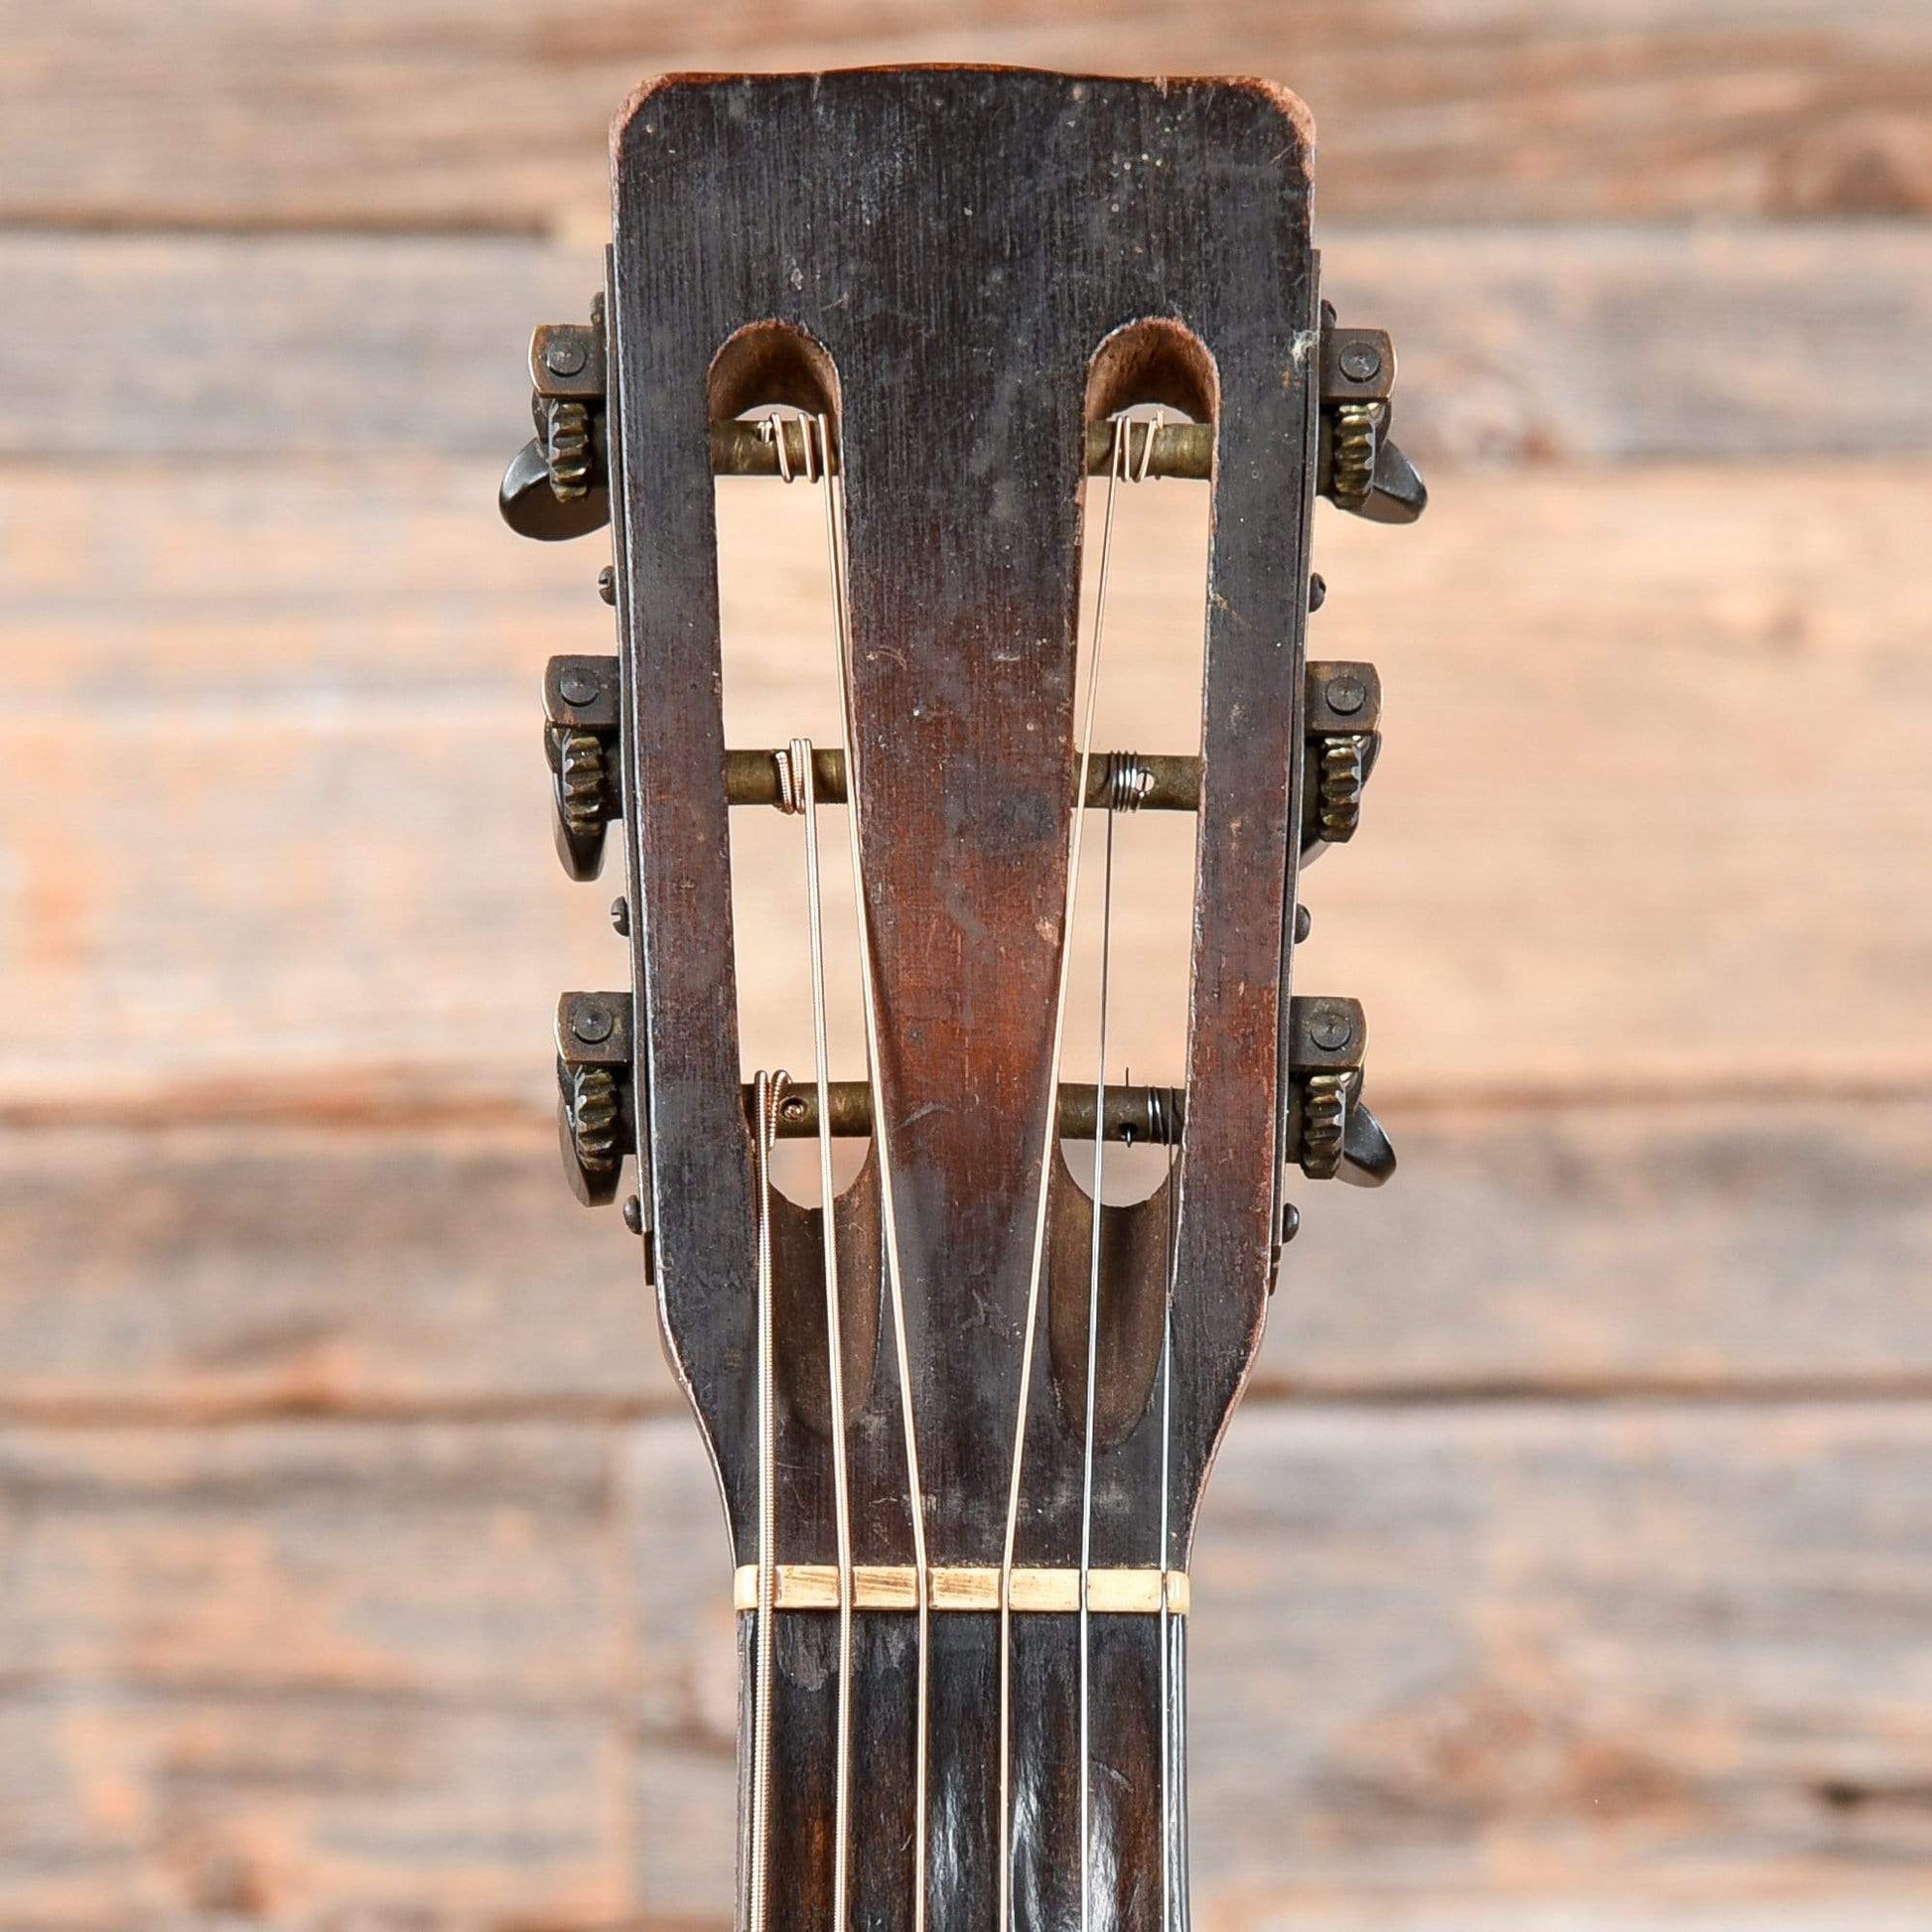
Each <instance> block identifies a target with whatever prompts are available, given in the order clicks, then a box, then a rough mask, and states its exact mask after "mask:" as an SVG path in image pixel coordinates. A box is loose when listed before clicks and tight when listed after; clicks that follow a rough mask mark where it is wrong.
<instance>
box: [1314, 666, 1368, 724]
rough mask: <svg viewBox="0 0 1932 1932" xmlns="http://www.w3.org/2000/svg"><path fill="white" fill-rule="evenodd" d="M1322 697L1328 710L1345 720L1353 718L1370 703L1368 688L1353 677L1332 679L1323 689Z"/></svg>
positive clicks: (1345, 676)
mask: <svg viewBox="0 0 1932 1932" xmlns="http://www.w3.org/2000/svg"><path fill="white" fill-rule="evenodd" d="M1321 695H1322V697H1323V698H1324V699H1325V700H1326V701H1327V705H1328V709H1329V710H1330V711H1333V712H1336V713H1338V714H1339V715H1340V716H1342V717H1343V718H1352V717H1353V716H1354V715H1355V713H1356V712H1358V711H1359V710H1361V708H1362V707H1363V705H1365V704H1367V703H1368V686H1367V685H1366V684H1364V683H1363V682H1362V681H1361V679H1360V678H1358V677H1351V676H1347V675H1344V676H1341V677H1331V678H1330V679H1329V680H1328V682H1327V683H1326V684H1324V685H1323V686H1322V687H1321Z"/></svg>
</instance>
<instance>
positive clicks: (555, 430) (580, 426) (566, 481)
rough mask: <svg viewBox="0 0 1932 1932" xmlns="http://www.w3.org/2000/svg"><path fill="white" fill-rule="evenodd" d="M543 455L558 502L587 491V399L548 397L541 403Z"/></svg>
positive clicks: (572, 498) (588, 424)
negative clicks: (574, 399) (581, 400)
mask: <svg viewBox="0 0 1932 1932" xmlns="http://www.w3.org/2000/svg"><path fill="white" fill-rule="evenodd" d="M542 428H543V455H544V461H545V462H546V463H547V464H548V465H549V468H550V488H551V492H552V494H553V495H555V497H556V499H557V501H558V502H560V503H574V502H577V501H578V500H579V499H580V498H582V497H584V496H587V495H589V494H590V487H591V412H590V406H589V404H587V403H582V402H574V401H568V400H565V399H562V398H559V397H554V396H553V397H548V398H546V399H545V401H544V404H543V416H542Z"/></svg>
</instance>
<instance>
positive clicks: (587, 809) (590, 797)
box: [543, 657, 622, 880]
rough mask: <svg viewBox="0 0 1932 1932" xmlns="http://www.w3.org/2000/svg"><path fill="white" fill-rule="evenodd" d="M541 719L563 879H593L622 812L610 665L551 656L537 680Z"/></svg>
mask: <svg viewBox="0 0 1932 1932" xmlns="http://www.w3.org/2000/svg"><path fill="white" fill-rule="evenodd" d="M543 719H544V726H543V749H544V756H545V758H546V759H548V761H549V765H550V772H551V779H552V791H551V797H552V803H553V805H554V806H555V821H554V825H553V830H554V832H555V834H556V842H557V857H558V858H559V859H560V860H561V861H562V862H563V868H564V871H565V872H567V873H568V874H569V875H570V876H571V878H573V879H578V880H585V879H595V878H596V877H597V875H598V873H599V871H600V870H601V869H602V867H603V864H604V830H605V827H606V826H607V825H608V824H609V823H610V822H611V820H612V819H614V818H618V817H621V815H622V787H621V783H620V781H619V776H618V771H617V763H618V746H619V729H618V660H617V659H616V658H615V657H553V658H552V659H551V660H550V662H549V665H548V666H547V667H546V669H545V671H544V677H543Z"/></svg>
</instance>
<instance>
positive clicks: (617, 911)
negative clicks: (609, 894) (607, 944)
mask: <svg viewBox="0 0 1932 1932" xmlns="http://www.w3.org/2000/svg"><path fill="white" fill-rule="evenodd" d="M611 929H612V930H613V931H614V932H616V934H617V935H618V937H619V938H620V939H628V938H629V937H630V901H629V900H628V899H627V898H614V899H613V900H612V901H611Z"/></svg>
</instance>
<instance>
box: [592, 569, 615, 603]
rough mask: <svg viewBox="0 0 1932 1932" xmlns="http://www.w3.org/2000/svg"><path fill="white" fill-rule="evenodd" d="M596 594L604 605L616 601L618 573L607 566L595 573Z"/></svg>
mask: <svg viewBox="0 0 1932 1932" xmlns="http://www.w3.org/2000/svg"><path fill="white" fill-rule="evenodd" d="M597 594H598V596H599V597H601V598H602V599H603V600H604V601H605V603H606V604H615V603H616V602H617V601H618V573H617V572H616V570H614V569H613V568H612V567H611V565H609V564H606V565H605V566H604V568H603V569H602V570H600V571H599V572H598V573H597Z"/></svg>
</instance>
